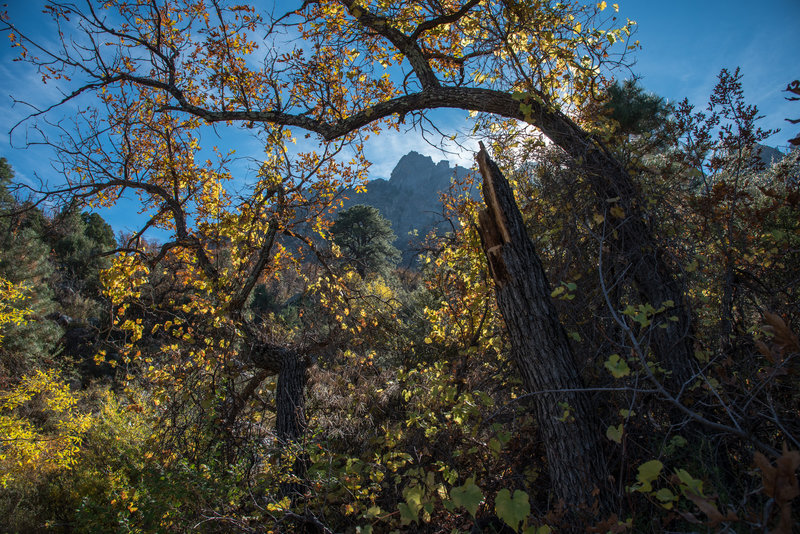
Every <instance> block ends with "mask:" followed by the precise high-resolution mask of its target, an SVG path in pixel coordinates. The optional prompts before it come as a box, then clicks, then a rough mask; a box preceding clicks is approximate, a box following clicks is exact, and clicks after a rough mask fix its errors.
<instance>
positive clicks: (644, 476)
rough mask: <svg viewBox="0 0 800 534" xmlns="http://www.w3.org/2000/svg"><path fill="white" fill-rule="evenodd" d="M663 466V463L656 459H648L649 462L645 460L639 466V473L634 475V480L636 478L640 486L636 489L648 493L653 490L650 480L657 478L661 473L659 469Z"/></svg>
mask: <svg viewBox="0 0 800 534" xmlns="http://www.w3.org/2000/svg"><path fill="white" fill-rule="evenodd" d="M663 468H664V464H662V463H661V462H659V461H658V460H650V461H649V462H645V463H643V464H642V465H640V466H639V473H638V474H637V475H636V480H638V481H639V482H640V483H641V484H642V487H640V488H638V491H641V492H642V493H650V492H651V491H653V485H652V482H653V481H654V480H655V479H657V478H658V475H660V474H661V470H662V469H663Z"/></svg>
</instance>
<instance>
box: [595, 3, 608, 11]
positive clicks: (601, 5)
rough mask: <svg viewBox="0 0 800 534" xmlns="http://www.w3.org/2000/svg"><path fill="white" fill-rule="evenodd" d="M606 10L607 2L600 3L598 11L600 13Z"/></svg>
mask: <svg viewBox="0 0 800 534" xmlns="http://www.w3.org/2000/svg"><path fill="white" fill-rule="evenodd" d="M605 8H606V3H605V2H600V3H598V4H597V9H599V10H600V11H603V10H604V9H605Z"/></svg>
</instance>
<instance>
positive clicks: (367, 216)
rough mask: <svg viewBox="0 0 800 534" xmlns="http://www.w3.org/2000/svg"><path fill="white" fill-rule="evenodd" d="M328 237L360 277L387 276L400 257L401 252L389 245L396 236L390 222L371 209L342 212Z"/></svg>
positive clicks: (359, 206) (352, 208)
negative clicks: (331, 237) (330, 236)
mask: <svg viewBox="0 0 800 534" xmlns="http://www.w3.org/2000/svg"><path fill="white" fill-rule="evenodd" d="M331 235H332V236H333V241H334V243H335V244H336V245H338V246H339V248H340V249H341V251H342V254H343V256H344V259H345V261H346V262H347V263H349V264H350V265H352V266H353V267H354V268H355V269H356V271H357V272H358V274H359V275H361V277H362V278H364V277H366V276H368V275H371V274H380V275H385V274H387V273H388V271H389V270H391V269H392V268H394V266H395V265H396V264H397V261H398V259H399V258H400V251H399V250H397V248H395V247H394V245H392V243H393V242H394V240H395V239H396V238H397V236H395V234H394V232H393V231H392V225H391V223H390V222H389V221H388V220H386V219H385V218H384V217H383V216H382V215H381V213H380V212H379V211H378V210H377V209H376V208H373V207H372V206H364V205H361V204H358V205H356V206H353V207H351V208H348V209H346V210H344V211H342V212H341V213H340V214H339V218H338V219H336V222H335V223H334V224H333V227H332V228H331Z"/></svg>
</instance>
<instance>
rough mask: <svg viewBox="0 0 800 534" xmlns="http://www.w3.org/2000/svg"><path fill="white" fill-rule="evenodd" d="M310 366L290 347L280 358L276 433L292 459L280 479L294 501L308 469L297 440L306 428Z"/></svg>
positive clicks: (281, 487)
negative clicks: (304, 408)
mask: <svg viewBox="0 0 800 534" xmlns="http://www.w3.org/2000/svg"><path fill="white" fill-rule="evenodd" d="M307 367H308V365H307V363H306V359H305V358H303V357H302V356H301V355H299V354H297V353H296V352H294V351H287V353H286V354H285V356H284V358H283V360H282V361H281V370H280V373H279V374H278V387H277V392H276V399H275V404H276V410H275V435H276V437H277V438H278V442H279V443H280V445H281V446H282V448H283V449H284V452H285V453H287V454H288V455H289V458H290V460H289V462H291V466H290V468H289V472H288V473H286V475H285V476H286V479H284V480H283V481H282V482H281V485H280V493H281V495H282V496H288V497H289V498H290V499H291V500H292V502H294V500H295V499H296V498H297V497H298V496H299V495H301V494H302V493H303V491H302V484H301V483H300V480H301V479H302V477H303V476H304V475H305V472H306V463H307V457H306V456H305V455H304V454H303V452H302V450H301V449H300V448H299V447H298V442H299V441H300V438H302V437H303V433H304V432H305V428H306V419H305V413H304V411H303V407H304V406H305V397H304V390H305V385H306V377H307V374H306V371H307Z"/></svg>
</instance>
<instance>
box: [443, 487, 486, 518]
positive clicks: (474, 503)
mask: <svg viewBox="0 0 800 534" xmlns="http://www.w3.org/2000/svg"><path fill="white" fill-rule="evenodd" d="M450 499H452V501H453V504H455V505H456V506H463V507H464V508H465V509H466V510H467V512H469V514H470V515H471V516H472V517H475V514H476V513H478V506H479V505H480V504H481V501H482V500H483V493H482V492H481V489H480V488H479V487H478V486H477V485H475V483H474V482H473V479H472V478H469V479H467V482H466V483H465V484H464V485H463V486H457V487H455V488H452V489H451V490H450Z"/></svg>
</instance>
